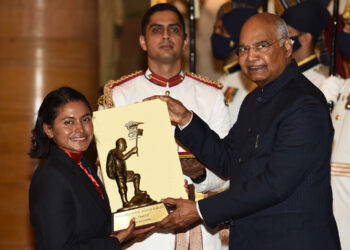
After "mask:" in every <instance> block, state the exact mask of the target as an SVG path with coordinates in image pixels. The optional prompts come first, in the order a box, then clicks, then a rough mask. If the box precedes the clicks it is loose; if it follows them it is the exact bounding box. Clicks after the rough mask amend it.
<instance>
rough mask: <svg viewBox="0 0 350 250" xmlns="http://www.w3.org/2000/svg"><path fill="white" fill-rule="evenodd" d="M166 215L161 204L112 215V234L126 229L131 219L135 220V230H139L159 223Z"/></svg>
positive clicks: (164, 208)
mask: <svg viewBox="0 0 350 250" xmlns="http://www.w3.org/2000/svg"><path fill="white" fill-rule="evenodd" d="M168 213H169V212H168V210H167V208H166V206H165V205H164V203H162V202H158V203H156V204H152V205H146V206H143V207H138V208H133V209H130V210H126V211H121V212H116V213H113V214H112V226H113V232H118V231H120V230H123V229H126V228H127V227H128V226H129V223H130V220H131V219H132V218H135V225H136V228H140V227H144V226H147V225H151V224H155V223H157V222H159V221H161V220H162V219H163V218H165V217H166V216H167V215H168Z"/></svg>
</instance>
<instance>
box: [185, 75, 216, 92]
mask: <svg viewBox="0 0 350 250" xmlns="http://www.w3.org/2000/svg"><path fill="white" fill-rule="evenodd" d="M186 76H189V77H191V78H193V79H195V80H198V81H200V82H202V83H205V84H207V85H209V86H212V87H214V88H217V89H222V87H223V86H222V83H220V82H218V81H215V80H213V79H210V78H208V77H206V76H201V75H198V74H194V73H186Z"/></svg>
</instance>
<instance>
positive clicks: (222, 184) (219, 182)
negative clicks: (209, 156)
mask: <svg viewBox="0 0 350 250" xmlns="http://www.w3.org/2000/svg"><path fill="white" fill-rule="evenodd" d="M205 171H207V176H206V178H205V180H204V181H202V182H201V183H193V184H194V186H195V188H196V191H197V192H200V193H206V192H208V191H211V192H219V191H224V190H226V189H228V188H229V186H230V181H229V180H223V179H221V178H220V177H218V176H217V175H216V174H214V173H213V172H212V171H211V170H210V169H208V168H207V169H206V170H205Z"/></svg>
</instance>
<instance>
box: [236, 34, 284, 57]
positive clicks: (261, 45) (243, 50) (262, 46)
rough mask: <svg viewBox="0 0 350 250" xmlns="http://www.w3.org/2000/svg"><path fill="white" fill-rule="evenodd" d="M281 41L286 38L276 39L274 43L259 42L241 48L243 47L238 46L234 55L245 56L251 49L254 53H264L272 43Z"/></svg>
mask: <svg viewBox="0 0 350 250" xmlns="http://www.w3.org/2000/svg"><path fill="white" fill-rule="evenodd" d="M282 39H286V37H282V38H280V39H277V40H276V41H274V42H271V43H269V42H267V41H260V42H257V43H254V44H253V45H252V46H243V45H238V47H237V48H236V50H235V51H236V54H237V55H238V56H243V55H245V54H248V52H249V50H250V49H251V48H253V50H254V51H255V52H261V53H265V52H267V51H268V49H269V48H270V46H272V45H273V44H274V43H276V42H279V41H280V40H282Z"/></svg>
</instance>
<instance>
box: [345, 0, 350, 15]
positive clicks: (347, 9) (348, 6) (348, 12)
mask: <svg viewBox="0 0 350 250" xmlns="http://www.w3.org/2000/svg"><path fill="white" fill-rule="evenodd" d="M343 18H344V19H348V18H350V0H348V2H347V3H346V5H345V9H344V12H343Z"/></svg>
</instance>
